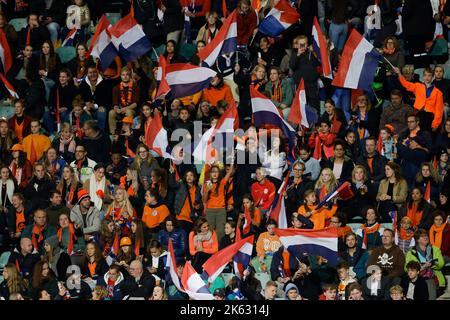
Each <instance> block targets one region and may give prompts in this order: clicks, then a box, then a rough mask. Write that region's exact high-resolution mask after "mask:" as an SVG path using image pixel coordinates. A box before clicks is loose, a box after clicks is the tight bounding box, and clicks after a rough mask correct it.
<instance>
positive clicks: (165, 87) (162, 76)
mask: <svg viewBox="0 0 450 320" xmlns="http://www.w3.org/2000/svg"><path fill="white" fill-rule="evenodd" d="M166 67H167V60H166V57H164V55H162V54H161V55H160V56H159V67H158V73H157V75H156V81H157V82H158V90H157V91H156V96H155V100H157V99H164V97H165V96H166V95H167V94H168V93H169V92H170V86H169V84H168V83H167V80H166Z"/></svg>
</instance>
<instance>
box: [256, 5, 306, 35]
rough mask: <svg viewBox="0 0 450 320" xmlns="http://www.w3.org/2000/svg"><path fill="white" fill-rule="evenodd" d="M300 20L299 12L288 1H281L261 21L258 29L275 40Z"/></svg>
mask: <svg viewBox="0 0 450 320" xmlns="http://www.w3.org/2000/svg"><path fill="white" fill-rule="evenodd" d="M299 19H300V15H299V14H298V12H297V11H296V10H295V9H294V8H293V7H292V6H291V5H290V4H289V3H288V2H287V1H286V0H280V1H279V2H278V3H277V4H276V5H275V7H273V8H272V10H270V12H269V13H268V14H267V16H266V17H265V18H264V20H263V21H261V23H260V25H259V28H258V29H259V31H260V32H262V33H264V34H266V35H268V36H270V37H272V38H275V37H277V36H279V35H280V34H281V33H282V32H283V31H284V30H286V29H287V28H289V27H290V26H291V25H293V24H294V23H296V22H297V21H298V20H299Z"/></svg>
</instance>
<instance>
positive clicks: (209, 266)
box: [203, 235, 254, 283]
mask: <svg viewBox="0 0 450 320" xmlns="http://www.w3.org/2000/svg"><path fill="white" fill-rule="evenodd" d="M253 241H254V236H253V235H252V236H250V237H247V238H245V239H242V240H239V241H236V242H235V243H233V244H232V245H229V246H228V247H226V248H224V249H222V250H220V251H218V252H216V253H215V254H213V255H212V256H211V257H210V258H209V259H208V260H207V261H206V262H205V263H204V264H203V271H204V273H205V274H206V275H207V276H208V282H210V283H212V282H214V280H215V279H216V278H217V277H218V276H219V275H220V274H221V273H222V271H223V269H224V268H225V267H226V266H227V264H228V263H229V262H230V261H231V260H233V261H234V262H236V263H240V264H242V265H243V266H244V267H247V266H248V264H249V263H250V259H251V256H252V251H253Z"/></svg>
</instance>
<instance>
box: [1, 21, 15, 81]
mask: <svg viewBox="0 0 450 320" xmlns="http://www.w3.org/2000/svg"><path fill="white" fill-rule="evenodd" d="M12 62H13V58H12V55H11V48H10V47H9V44H8V40H7V39H6V34H5V32H4V31H3V29H0V63H1V64H2V67H3V73H4V74H7V73H8V71H9V69H10V68H11V66H12Z"/></svg>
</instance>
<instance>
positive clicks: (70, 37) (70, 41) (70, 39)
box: [61, 28, 77, 47]
mask: <svg viewBox="0 0 450 320" xmlns="http://www.w3.org/2000/svg"><path fill="white" fill-rule="evenodd" d="M76 35H77V28H73V29H72V30H70V31H69V33H68V34H67V36H66V38H65V39H64V41H63V43H62V44H61V47H72V46H73V45H74V41H75V36H76Z"/></svg>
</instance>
